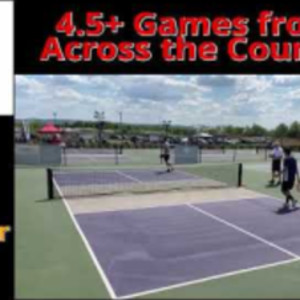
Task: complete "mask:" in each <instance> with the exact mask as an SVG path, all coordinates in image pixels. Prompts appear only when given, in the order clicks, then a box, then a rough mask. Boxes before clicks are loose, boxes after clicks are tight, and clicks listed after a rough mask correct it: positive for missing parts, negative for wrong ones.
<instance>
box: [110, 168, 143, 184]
mask: <svg viewBox="0 0 300 300" xmlns="http://www.w3.org/2000/svg"><path fill="white" fill-rule="evenodd" d="M115 172H116V173H117V174H119V175H121V176H123V177H126V178H128V179H130V180H132V181H135V182H139V183H144V182H143V181H141V180H139V179H138V178H135V177H133V176H130V175H128V174H126V173H124V172H122V171H119V170H116V171H115Z"/></svg>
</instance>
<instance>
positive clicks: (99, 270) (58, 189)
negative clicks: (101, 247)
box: [53, 180, 117, 299]
mask: <svg viewBox="0 0 300 300" xmlns="http://www.w3.org/2000/svg"><path fill="white" fill-rule="evenodd" d="M53 183H54V185H55V187H56V188H57V191H58V193H59V194H60V196H61V199H62V201H63V203H64V205H65V207H66V209H67V212H68V214H69V216H70V218H71V220H72V222H73V224H74V226H75V228H76V229H77V232H78V233H79V235H80V237H81V239H82V241H83V243H84V245H85V247H86V249H87V251H88V253H89V254H90V257H91V259H92V261H93V263H94V265H95V267H96V269H97V271H98V273H99V275H100V277H101V279H102V281H103V282H104V285H105V287H106V289H107V291H108V293H109V295H110V297H111V298H112V299H116V298H117V296H116V294H115V291H114V290H113V288H112V286H111V284H110V282H109V280H108V278H107V277H106V275H105V273H104V270H103V268H102V267H101V265H100V263H99V261H98V259H97V257H96V255H95V253H94V252H93V250H92V247H91V245H90V243H89V242H88V240H87V238H86V237H85V235H84V233H83V231H82V230H81V228H80V225H79V224H78V222H77V220H76V218H75V216H74V215H73V213H72V210H71V207H70V206H69V204H68V202H67V200H66V199H65V197H64V196H63V193H62V191H61V189H60V187H59V186H58V184H57V183H56V181H55V180H53Z"/></svg>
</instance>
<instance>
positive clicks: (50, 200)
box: [35, 198, 60, 203]
mask: <svg viewBox="0 0 300 300" xmlns="http://www.w3.org/2000/svg"><path fill="white" fill-rule="evenodd" d="M57 200H60V199H59V198H54V199H49V198H44V199H39V200H35V202H36V203H47V202H52V201H57Z"/></svg>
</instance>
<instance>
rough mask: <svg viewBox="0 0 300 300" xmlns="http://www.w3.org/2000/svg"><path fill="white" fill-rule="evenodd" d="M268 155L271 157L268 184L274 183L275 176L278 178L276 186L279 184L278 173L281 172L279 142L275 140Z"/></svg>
mask: <svg viewBox="0 0 300 300" xmlns="http://www.w3.org/2000/svg"><path fill="white" fill-rule="evenodd" d="M270 157H271V158H272V178H271V180H270V182H269V186H274V185H275V179H276V178H278V181H277V183H276V186H279V185H280V184H281V181H280V174H281V163H282V159H283V150H282V147H281V146H280V144H279V142H275V144H274V147H273V150H272V153H271V154H270Z"/></svg>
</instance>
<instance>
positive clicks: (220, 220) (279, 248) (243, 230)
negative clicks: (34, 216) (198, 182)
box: [186, 204, 300, 259]
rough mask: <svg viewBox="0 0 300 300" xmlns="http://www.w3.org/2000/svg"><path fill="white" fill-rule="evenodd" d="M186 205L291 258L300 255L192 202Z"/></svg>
mask: <svg viewBox="0 0 300 300" xmlns="http://www.w3.org/2000/svg"><path fill="white" fill-rule="evenodd" d="M186 206H188V207H190V208H191V209H193V210H195V211H198V212H200V213H201V214H203V215H206V216H207V217H210V218H211V219H214V220H216V221H218V222H219V223H222V224H224V225H226V226H228V227H231V228H233V229H235V230H237V231H239V232H242V233H244V234H246V235H248V236H250V237H252V238H254V239H256V240H258V241H260V242H262V243H264V244H266V245H268V246H270V247H272V248H275V249H276V250H279V251H280V252H283V253H285V254H287V255H289V256H291V257H293V258H296V259H300V256H299V255H297V254H296V253H294V252H291V251H289V250H287V249H285V248H283V247H280V246H279V245H277V244H275V243H273V242H270V241H268V240H266V239H264V238H262V237H260V236H258V235H256V234H254V233H252V232H250V231H248V230H245V229H243V228H242V227H239V226H237V225H234V224H233V223H231V222H228V221H226V220H224V219H222V218H220V217H217V216H215V215H213V214H211V213H209V212H207V211H205V210H203V209H202V208H199V207H198V206H195V205H193V204H186Z"/></svg>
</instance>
